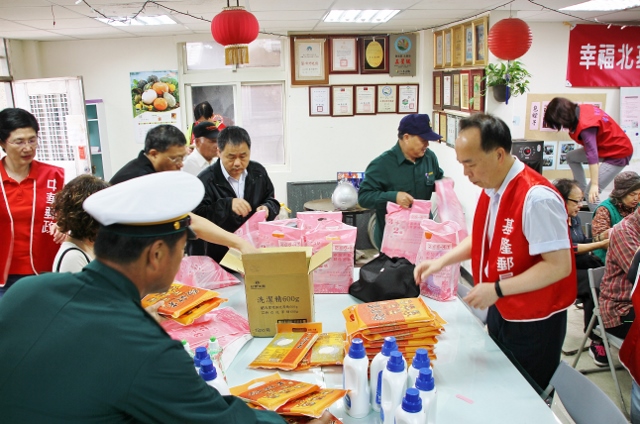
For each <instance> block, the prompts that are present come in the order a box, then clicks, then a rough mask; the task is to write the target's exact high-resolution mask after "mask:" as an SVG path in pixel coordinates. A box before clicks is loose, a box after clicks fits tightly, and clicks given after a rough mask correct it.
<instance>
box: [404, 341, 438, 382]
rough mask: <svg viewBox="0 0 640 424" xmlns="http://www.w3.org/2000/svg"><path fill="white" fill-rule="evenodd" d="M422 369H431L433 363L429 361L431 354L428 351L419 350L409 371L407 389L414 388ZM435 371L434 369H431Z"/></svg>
mask: <svg viewBox="0 0 640 424" xmlns="http://www.w3.org/2000/svg"><path fill="white" fill-rule="evenodd" d="M421 368H431V361H430V360H429V352H427V349H423V348H420V349H417V350H416V354H415V356H414V357H413V361H411V366H410V367H409V370H408V371H407V387H414V386H415V384H416V379H417V378H418V374H419V373H420V369H421ZM431 369H433V368H431Z"/></svg>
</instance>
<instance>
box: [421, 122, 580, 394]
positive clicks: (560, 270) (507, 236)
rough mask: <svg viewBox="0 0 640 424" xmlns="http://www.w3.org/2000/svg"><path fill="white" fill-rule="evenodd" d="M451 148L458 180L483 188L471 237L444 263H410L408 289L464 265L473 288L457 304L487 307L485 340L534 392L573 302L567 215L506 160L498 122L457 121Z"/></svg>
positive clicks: (516, 163) (550, 364) (550, 368)
mask: <svg viewBox="0 0 640 424" xmlns="http://www.w3.org/2000/svg"><path fill="white" fill-rule="evenodd" d="M455 149H456V156H457V159H458V162H460V163H461V164H462V166H463V169H464V174H465V175H466V176H467V177H468V178H469V180H470V181H471V182H472V183H473V184H475V185H477V186H479V187H481V188H483V189H484V190H483V191H482V193H481V194H480V199H479V200H478V205H477V207H476V211H475V215H474V218H473V231H472V233H471V235H470V236H468V237H467V238H466V239H464V240H463V241H462V242H460V244H459V245H458V246H456V247H455V248H453V249H452V250H450V251H449V252H448V253H446V254H445V255H444V256H441V257H440V258H438V259H436V260H432V261H424V262H421V263H419V264H416V268H415V279H416V282H417V283H421V282H422V281H425V280H426V278H427V277H428V276H429V275H431V274H435V273H437V272H439V271H440V270H441V269H442V268H444V267H445V266H448V265H452V264H454V263H459V262H462V261H464V260H468V259H471V266H472V273H473V279H474V284H475V286H474V288H473V289H472V290H471V291H470V292H469V294H468V295H467V296H466V297H465V298H464V300H465V301H466V302H467V303H468V304H469V305H470V306H472V307H474V308H480V309H484V308H489V310H488V314H487V328H488V330H489V335H490V336H491V337H492V338H493V340H494V341H495V342H496V344H497V345H498V347H500V349H502V351H503V352H504V353H505V355H506V356H507V357H509V359H511V360H512V362H513V363H514V365H515V366H516V367H518V369H519V370H520V372H521V373H522V374H523V376H524V377H525V378H527V380H528V381H529V383H530V384H531V386H532V387H533V388H534V389H536V390H537V391H538V392H539V393H540V392H542V390H543V389H544V388H546V387H547V385H548V384H549V381H550V379H551V376H552V375H553V373H554V371H555V369H556V367H557V366H558V365H559V364H560V353H561V351H562V343H563V342H564V337H565V334H566V329H567V311H566V310H567V308H568V307H569V306H571V305H572V304H573V302H574V301H575V299H576V295H577V287H576V273H575V263H574V261H575V259H574V258H573V253H572V250H571V241H570V239H569V228H568V225H567V220H568V217H567V210H566V208H565V205H564V202H563V200H562V197H561V196H560V194H559V193H558V192H557V190H556V189H555V188H554V187H553V185H552V184H551V183H550V182H549V181H548V180H547V179H546V178H544V177H543V176H541V175H540V174H538V173H537V172H535V171H534V170H533V169H532V168H530V167H528V166H526V165H525V164H524V163H522V162H521V161H520V160H518V159H517V158H516V157H515V156H513V155H511V153H510V152H511V132H510V131H509V127H507V124H505V123H504V122H503V121H502V120H500V119H498V118H496V117H494V116H491V115H485V114H475V115H472V116H470V117H468V118H464V119H462V120H461V121H460V132H459V135H458V138H457V139H456V144H455Z"/></svg>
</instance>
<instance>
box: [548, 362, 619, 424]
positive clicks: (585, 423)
mask: <svg viewBox="0 0 640 424" xmlns="http://www.w3.org/2000/svg"><path fill="white" fill-rule="evenodd" d="M553 389H555V390H556V393H557V395H558V397H560V400H561V401H562V405H563V406H564V408H565V409H566V410H567V412H568V413H569V416H570V417H571V419H572V420H573V421H575V423H576V424H592V423H607V424H628V421H627V418H626V416H625V415H624V414H623V413H622V412H621V411H620V409H619V408H618V407H617V406H616V404H615V403H613V401H612V400H611V399H609V396H607V395H606V393H604V392H603V391H602V390H601V389H600V388H599V387H598V386H596V385H595V384H594V383H593V382H592V381H591V380H589V379H588V378H587V377H585V376H584V375H582V374H581V373H580V372H579V371H578V370H576V369H575V368H573V367H571V366H569V364H567V363H566V362H565V361H560V365H558V368H556V371H555V373H554V374H553V377H551V381H550V382H549V387H547V389H546V390H545V391H544V392H543V394H542V395H541V396H542V397H543V399H546V398H547V397H548V396H549V394H550V393H551V391H552V390H553Z"/></svg>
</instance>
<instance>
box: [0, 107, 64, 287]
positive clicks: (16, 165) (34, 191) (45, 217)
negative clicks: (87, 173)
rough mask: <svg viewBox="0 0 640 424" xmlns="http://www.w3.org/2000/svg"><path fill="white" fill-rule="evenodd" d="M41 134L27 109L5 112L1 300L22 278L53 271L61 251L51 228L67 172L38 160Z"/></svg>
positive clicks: (0, 167) (0, 131)
mask: <svg viewBox="0 0 640 424" xmlns="http://www.w3.org/2000/svg"><path fill="white" fill-rule="evenodd" d="M39 130H40V126H39V125H38V121H37V120H36V118H35V117H34V116H33V115H32V114H31V113H29V112H27V111H26V110H23V109H17V108H7V109H4V110H2V111H1V112H0V147H2V150H3V151H4V152H5V153H6V156H5V157H4V158H2V160H0V191H2V198H1V200H0V297H2V296H3V295H4V292H5V291H6V290H7V289H8V288H9V287H10V286H11V285H12V284H13V283H15V282H16V281H17V280H19V279H20V278H22V277H25V276H27V275H33V274H40V273H42V272H48V271H51V264H52V263H53V258H54V257H55V256H56V252H57V251H58V246H57V245H56V244H55V243H54V241H53V238H52V237H51V235H49V228H50V227H51V225H52V224H53V222H54V220H53V216H52V214H51V204H52V203H53V199H54V196H55V194H56V192H57V191H58V190H60V189H61V188H62V186H63V184H64V170H63V169H62V168H59V167H57V166H52V165H47V164H44V163H42V162H39V161H37V160H34V158H35V156H36V151H37V149H38V142H39V139H38V131H39Z"/></svg>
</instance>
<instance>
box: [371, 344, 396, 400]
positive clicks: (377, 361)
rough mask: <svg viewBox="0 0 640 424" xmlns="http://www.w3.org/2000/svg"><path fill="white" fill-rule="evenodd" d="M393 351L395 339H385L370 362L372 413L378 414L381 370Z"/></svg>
mask: <svg viewBox="0 0 640 424" xmlns="http://www.w3.org/2000/svg"><path fill="white" fill-rule="evenodd" d="M394 350H398V344H397V343H396V338H395V337H393V336H389V337H385V338H384V344H383V345H382V349H381V350H380V352H378V354H377V355H376V356H374V357H373V359H372V360H371V366H370V367H369V390H370V391H371V407H372V408H373V410H374V411H376V412H380V391H381V389H382V370H383V369H384V367H386V366H387V361H388V360H389V355H391V352H393V351H394Z"/></svg>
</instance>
